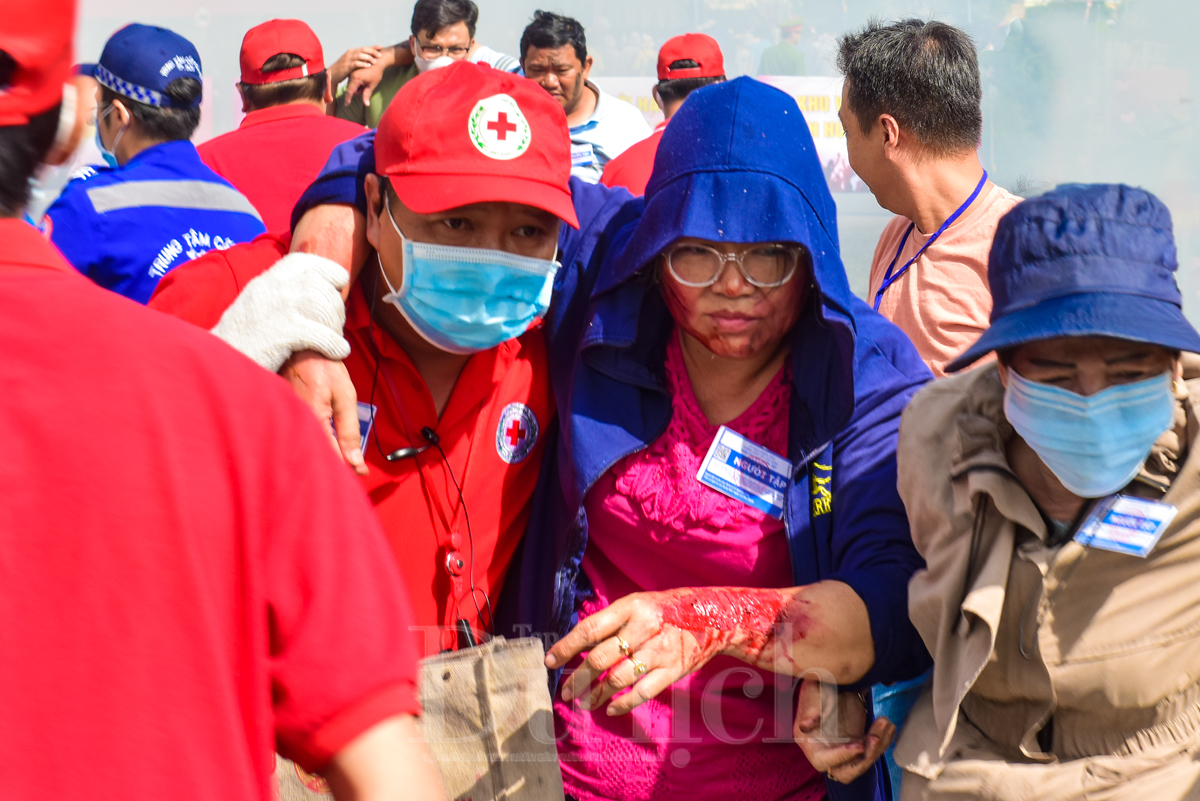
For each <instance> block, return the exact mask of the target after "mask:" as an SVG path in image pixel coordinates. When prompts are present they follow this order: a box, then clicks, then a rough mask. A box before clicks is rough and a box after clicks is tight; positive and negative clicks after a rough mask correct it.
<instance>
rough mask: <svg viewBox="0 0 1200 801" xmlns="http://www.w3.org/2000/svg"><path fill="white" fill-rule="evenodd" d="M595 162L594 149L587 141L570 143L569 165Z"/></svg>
mask: <svg viewBox="0 0 1200 801" xmlns="http://www.w3.org/2000/svg"><path fill="white" fill-rule="evenodd" d="M595 163H596V151H595V149H593V148H592V146H591V144H589V143H588V142H572V143H571V166H572V167H587V166H589V165H591V164H595Z"/></svg>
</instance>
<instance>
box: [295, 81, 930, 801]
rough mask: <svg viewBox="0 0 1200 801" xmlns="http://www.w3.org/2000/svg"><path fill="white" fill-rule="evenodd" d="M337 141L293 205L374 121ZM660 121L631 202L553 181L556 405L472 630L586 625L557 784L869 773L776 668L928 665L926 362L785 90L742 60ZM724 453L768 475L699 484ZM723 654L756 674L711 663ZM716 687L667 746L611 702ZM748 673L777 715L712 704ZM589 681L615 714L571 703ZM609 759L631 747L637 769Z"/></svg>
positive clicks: (573, 643) (855, 673)
mask: <svg viewBox="0 0 1200 801" xmlns="http://www.w3.org/2000/svg"><path fill="white" fill-rule="evenodd" d="M342 147H343V148H344V150H343V152H342V153H341V154H340V155H339V154H336V153H335V158H334V159H331V164H330V166H329V169H328V170H327V172H326V173H325V175H324V176H323V178H322V179H321V180H319V181H318V182H317V184H316V185H314V187H313V188H312V189H311V190H310V192H309V193H307V194H306V196H305V198H304V199H302V201H301V206H300V207H299V208H298V209H297V214H296V216H295V217H294V220H299V218H300V217H301V216H302V215H303V214H304V212H305V211H308V210H310V209H312V208H313V206H314V205H315V204H321V203H341V204H352V203H355V202H356V200H358V198H356V193H357V192H358V191H359V189H358V184H359V183H360V182H361V175H362V171H363V170H364V169H366V170H368V171H369V170H370V169H372V167H371V166H370V162H371V161H373V153H372V150H371V141H370V139H369V137H366V138H360V139H359V140H356V142H354V143H351V144H348V145H344V146H342ZM662 147H663V149H662V150H660V155H659V158H658V159H657V160H656V165H655V172H654V175H653V177H652V178H651V181H650V184H649V186H648V189H647V194H646V197H645V199H644V200H643V199H637V200H634V199H631V198H630V197H629V196H628V195H627V194H626V193H624V192H618V193H616V194H614V193H612V192H610V191H609V190H606V189H604V188H602V187H591V186H589V187H586V188H584V187H583V186H581V185H579V184H578V183H577V182H575V181H573V182H572V190H573V192H574V193H575V202H576V209H577V215H578V217H579V220H580V228H579V230H578V231H572V230H566V229H564V230H563V235H562V237H561V238H560V260H561V262H562V265H563V267H562V270H561V271H560V273H559V275H558V277H557V278H556V282H555V293H554V299H553V301H552V304H551V307H550V309H549V312H548V313H547V315H546V318H545V325H546V331H547V336H548V341H549V347H550V351H549V352H550V368H551V372H552V381H553V383H554V389H555V396H556V403H557V406H558V415H559V421H558V424H557V431H556V432H552V433H551V434H550V436H552V437H553V439H552V440H551V441H550V442H549V443H548V447H547V461H546V463H545V464H544V467H543V471H542V475H541V480H540V484H539V489H538V492H537V495H536V496H535V504H534V512H533V517H532V519H531V522H530V526H529V528H528V529H527V532H526V535H525V538H524V541H523V544H522V546H521V552H520V553H519V554H518V556H517V557H516V559H515V560H514V564H513V567H512V568H511V569H510V573H509V577H508V581H507V583H506V586H505V589H504V591H503V592H502V594H501V597H500V599H499V605H498V607H497V615H496V617H497V626H496V633H498V634H504V635H508V636H511V635H514V634H515V635H521V634H528V633H530V632H537V633H540V634H542V635H544V636H547V637H549V638H550V639H559V638H564V637H565V638H564V639H562V641H561V642H559V643H558V644H557V645H556V646H555V647H554V648H553V649H552V650H551V653H550V655H549V657H548V665H549V666H550V667H552V668H555V669H556V670H557V669H560V668H562V667H564V666H567V665H570V666H572V667H575V665H574V664H573V662H572V660H573V658H574V657H576V656H578V655H579V654H580V653H581V652H582V651H584V650H587V651H588V656H587V660H586V661H585V662H584V663H583V666H582V668H581V669H579V670H577V671H575V672H574V673H573V674H572V676H571V677H570V678H569V679H568V680H567V681H566V682H565V683H564V684H563V701H562V702H561V703H559V704H558V708H557V710H556V712H557V715H558V719H559V722H560V730H559V732H558V733H559V734H560V735H561V737H560V752H562V753H565V754H567V757H564V762H563V764H564V775H565V776H566V779H567V789H568V792H570V793H571V794H572V795H577V796H579V797H580V798H590V797H597V796H599V797H603V796H604V795H605V793H606V792H612V791H613V790H614V787H615V785H613V786H609V785H612V783H613V782H617V783H618V784H620V783H622V782H624V783H625V785H623V786H624V789H622V790H621V791H620V793H619V795H620V797H639V798H640V797H646V798H651V797H653V798H669V797H671V796H672V795H673V794H675V793H673V788H678V789H677V790H676V792H682V791H683V790H684V789H686V792H684V793H683V794H687V795H688V796H689V797H714V798H716V797H727V796H728V795H729V793H730V792H734V793H736V794H738V795H741V796H743V797H766V796H767V795H770V796H771V797H800V796H804V795H807V796H808V797H820V795H822V794H825V793H827V794H828V795H829V797H832V798H847V799H848V798H854V799H869V798H877V797H883V796H884V793H885V792H886V790H885V788H886V779H885V777H884V776H883V772H882V769H881V767H880V766H879V764H878V763H877V762H876V759H875V758H876V757H877V756H878V749H872V748H868V747H866V745H865V744H864V746H863V747H862V753H863V754H864V756H868V755H869V756H870V758H869V759H865V760H863V764H861V765H859V766H857V769H856V770H854V771H851V774H854V775H858V774H862V775H861V776H860V778H858V779H857V780H855V781H853V782H852V783H850V784H846V785H843V784H840V783H839V778H840V777H841V778H850V777H851V775H850V774H848V773H847V772H845V771H843V770H841V769H840V766H838V767H833V768H832V769H831V770H830V776H829V777H823V776H820V775H819V774H816V775H814V773H813V771H812V769H811V767H810V768H808V770H807V772H806V771H805V770H804V769H803V768H804V766H805V764H806V763H805V761H804V758H803V756H802V755H801V754H800V753H798V752H797V751H796V750H795V748H794V746H791V745H790V734H791V730H790V726H791V723H792V719H791V714H792V710H793V709H794V708H795V701H794V697H793V690H792V688H793V681H792V679H791V676H792V675H793V674H794V675H796V676H801V675H804V674H806V673H810V674H812V673H813V672H814V671H815V675H817V676H819V677H823V678H826V679H828V680H831V681H833V682H834V683H836V684H839V685H842V687H843V689H846V690H849V691H854V690H860V689H866V688H868V687H870V686H871V685H873V684H876V683H878V682H894V681H898V680H902V679H908V678H911V677H914V676H916V675H918V674H920V673H921V672H922V671H923V670H925V669H926V668H927V667H928V665H929V657H928V654H927V653H926V651H925V649H924V646H923V644H922V643H921V641H920V638H919V637H918V636H917V634H916V632H915V630H914V629H913V627H912V625H911V623H910V622H909V619H908V614H907V582H908V579H909V577H910V576H911V575H912V573H913V572H914V571H915V570H916V569H917V568H918V567H920V566H921V560H920V557H919V556H918V554H917V553H916V551H915V549H914V547H913V545H912V541H911V538H910V536H909V529H908V523H907V519H906V516H905V512H904V508H903V505H902V503H901V501H900V499H899V496H898V494H897V491H896V463H895V448H896V438H897V430H898V425H899V418H900V412H901V410H902V409H903V408H904V406H905V404H906V403H907V401H908V399H909V398H910V397H911V396H912V394H913V393H914V392H915V391H916V390H917V389H918V388H919V387H920V386H921V385H922V384H923V383H925V382H926V381H927V380H928V379H929V377H930V376H929V373H928V370H927V369H926V368H925V367H924V365H923V363H922V362H921V360H920V358H919V357H918V355H917V353H916V351H915V349H914V348H913V347H912V345H911V343H909V341H908V340H907V338H906V337H905V336H904V335H903V334H902V333H901V332H900V331H899V329H897V328H896V327H895V326H893V325H892V324H891V323H889V322H887V321H886V320H885V319H884V318H882V317H881V316H879V315H878V314H876V313H875V312H873V311H871V310H870V308H869V307H867V306H866V305H865V304H864V303H863V302H862V301H860V300H859V299H857V298H856V297H854V296H853V295H852V294H851V292H850V290H849V286H848V283H847V279H846V276H845V271H844V268H843V266H842V264H841V260H840V255H839V252H838V246H837V241H838V238H837V230H836V214H835V210H834V205H833V200H832V197H831V196H830V194H829V192H828V189H827V187H826V184H825V181H824V177H823V174H822V172H821V168H820V164H819V162H818V160H817V158H816V154H815V150H814V147H813V143H812V139H811V137H810V135H809V133H808V129H807V126H806V124H805V122H804V119H803V116H802V115H801V113H800V111H799V109H798V107H797V106H796V104H795V102H794V101H793V100H792V99H791V98H789V97H788V96H787V95H785V94H783V93H781V92H779V91H778V90H775V89H773V88H770V87H767V86H765V85H763V84H760V83H757V82H754V81H753V80H750V79H742V80H736V81H731V82H729V83H727V84H722V85H717V86H713V87H706V88H704V89H702V90H700V91H698V92H697V93H696V94H695V95H694V96H693V97H692V98H689V102H688V104H686V105H685V106H684V108H683V109H682V110H681V111H680V113H679V116H678V117H677V119H676V121H675V122H673V123H672V126H671V127H670V128H669V129H668V133H667V134H666V135H665V136H664V139H663V144H662ZM748 367H749V368H750V369H747V368H748ZM718 424H729V425H728V428H730V429H733V430H734V432H735V433H738V434H742V435H743V436H744V437H746V438H748V439H752V440H754V441H753V442H751V443H749V444H747V443H746V442H745V441H744V440H742V439H741V438H732V439H725V438H724V437H726V436H727V435H726V433H725V432H723V431H721V430H720V428H719V425H718ZM714 437H722V440H721V442H718V443H716V446H715V447H712V448H711V450H712V451H713V457H714V458H713V459H705V456H706V455H707V452H708V451H709V450H710V445H712V442H713V439H714ZM664 445H665V446H667V447H662V446H664ZM756 446H757V447H756ZM772 451H773V453H772ZM738 465H742V466H748V467H747V470H746V471H745V475H750V476H753V475H757V476H759V477H762V478H765V479H766V480H765V481H763V482H758V483H755V482H752V481H750V480H748V479H747V480H737V477H736V476H735V477H734V480H732V481H731V480H729V479H728V478H725V479H724V482H725V483H722V478H721V475H719V474H720V473H721V472H722V470H724V468H728V467H731V466H733V467H737V466H738ZM697 468H699V469H697ZM760 471H761V472H760ZM698 473H705V474H712V475H706V482H705V483H704V484H701V483H700V482H699V481H698V480H697V478H696V477H697V474H698ZM724 475H725V476H726V477H727V476H728V475H729V472H728V470H724ZM622 486H624V487H625V489H622ZM747 489H750V490H752V491H751V492H746V490H747ZM730 496H732V497H730ZM622 498H623V499H622ZM622 504H624V506H622ZM739 559H740V563H739ZM680 577H685V578H688V579H691V583H688V584H681V583H680V582H679V579H680ZM581 617H583V618H584V619H583V620H582V622H580V621H581ZM572 629H573V631H572ZM569 631H571V633H570V634H568V632H569ZM735 659H740V660H741V663H749V664H750V665H751V666H752V668H746V667H744V668H742V670H743V671H748V670H753V671H755V672H754V673H753V674H750V673H745V672H743V673H741V674H738V675H739V677H740V678H739V679H738V680H736V681H730V680H729V678H730V675H731V674H730V673H729V671H730V670H735V671H736V670H737V668H736V667H735V666H736V665H737V664H739V663H738V662H737V661H735ZM730 663H733V664H732V665H731V664H730ZM706 671H709V672H707V673H706ZM712 671H715V673H714V672H712ZM762 673H767V674H768V675H774V674H779V675H781V676H782V677H783V680H782V681H774V680H771V681H770V682H768V681H765V680H764V677H763V676H762ZM695 677H700V678H701V679H702V680H701V681H694V680H693V681H689V679H694V678H695ZM593 678H600V679H602V681H601V682H600V683H599V684H596V685H595V686H591V681H590V680H591V679H593ZM718 678H720V680H721V681H722V682H723V683H721V684H718V685H714V684H713V681H714V680H717V679H718ZM631 686H632V687H633V689H632V690H629V691H627V692H624V694H618V695H616V696H615V698H613V696H614V693H617V692H621V691H624V690H625V689H626V688H627V687H631ZM714 686H715V687H716V690H717V692H716V695H717V697H718V698H719V699H720V700H719V701H718V702H717V708H718V709H720V710H721V711H720V713H718V714H719V715H724V717H723V718H721V719H722V721H723V724H724V725H723V726H722V727H721V728H722V732H723V733H724V735H728V736H726V737H725V738H724V740H723V741H721V740H722V738H721V737H716V738H712V737H708V738H706V737H705V736H703V735H701V736H699V738H698V742H693V743H690V744H688V745H687V746H686V747H685V748H683V749H682V751H680V750H679V749H678V748H676V747H675V746H676V745H678V744H679V743H678V742H676V741H673V740H672V738H671V737H670V735H669V734H667V733H665V732H666V730H657V729H654V730H647V729H641V730H637V729H635V730H633V731H632V732H631V731H629V730H628V728H626V729H625V730H622V729H619V728H617V727H618V726H619V725H621V724H620V723H616V722H614V723H609V721H610V720H613V719H615V718H618V717H621V714H622V713H625V712H629V711H630V710H631V709H632V708H633V707H644V708H645V709H648V710H651V713H650V715H649V717H646V718H644V719H643V720H644V721H645V722H646V723H648V724H650V725H651V726H654V725H655V724H658V723H662V722H664V720H665V721H666V723H667V724H669V725H668V726H667V729H670V728H671V727H672V726H674V725H676V724H678V723H679V722H680V716H678V715H672V713H673V712H674V711H675V704H677V703H678V704H684V705H687V706H686V708H687V710H688V712H689V713H692V712H695V711H696V709H697V708H698V710H699V712H697V713H696V715H695V716H699V715H704V714H706V713H705V709H706V706H705V700H704V698H705V697H706V696H707V695H711V694H712V693H711V692H710V691H712V690H713V688H714ZM768 686H769V687H770V689H769V691H768V690H765V688H766V687H768ZM668 687H670V688H671V689H670V691H669V692H664V694H663V698H664V700H662V701H661V702H660V701H659V699H653V700H649V701H648V699H650V698H651V697H652V696H654V695H656V694H657V693H659V692H663V691H664V690H666V689H667V688H668ZM681 691H682V694H683V695H684V696H685V697H683V698H682V699H680V698H679V695H680V693H681ZM756 696H761V697H763V699H764V700H765V701H766V703H765V704H764V705H762V706H758V707H754V708H752V709H750V710H749V711H750V713H751V715H753V713H755V712H756V711H763V710H764V709H765V710H777V709H780V708H782V709H783V710H784V714H783V716H782V717H783V718H784V720H785V724H786V725H785V726H784V731H783V732H780V731H779V730H778V726H777V725H776V724H777V723H778V716H776V718H775V719H771V718H769V717H768V718H767V719H765V721H764V720H763V719H762V718H761V717H760V718H759V719H758V721H755V720H753V719H752V718H747V717H746V716H745V715H744V714H743V715H742V716H741V717H737V720H738V721H741V722H742V723H746V724H747V725H745V726H742V727H741V728H738V726H740V725H741V724H740V723H734V722H733V721H732V719H731V717H730V716H729V715H725V714H724V713H726V712H730V711H732V712H734V713H736V714H740V713H744V712H746V711H747V710H746V707H745V705H744V704H741V703H740V701H739V697H740V698H741V699H743V700H744V699H746V698H749V699H751V700H755V697H756ZM844 697H847V698H851V699H852V700H854V701H857V700H858V698H857V696H855V695H853V692H849V693H846V694H845V695H844ZM610 699H612V700H611V702H610ZM726 701H729V702H730V703H729V704H728V705H727V704H726ZM606 702H608V704H607V706H608V711H609V712H610V713H615V714H609V715H596V716H592V715H591V711H592V710H593V709H598V708H601V707H603V706H604V705H605V703H606ZM655 703H658V704H659V708H658V709H657V710H653V709H652V705H653V704H655ZM667 706H670V709H665V710H664V707H667ZM680 708H681V709H682V708H683V707H680ZM860 711H861V712H862V713H863V714H865V710H860ZM637 714H638V712H637V711H635V712H634V716H633V718H634V719H636V716H637ZM736 714H735V717H736ZM695 716H694V717H695ZM630 719H631V718H624V720H626V721H628V720H630ZM693 719H694V718H693ZM756 722H757V723H759V724H760V725H761V726H762V728H763V731H762V732H761V734H760V733H759V729H758V728H756V726H755V723H756ZM705 723H706V724H707V723H708V720H707V717H706V718H705ZM735 729H736V731H735ZM696 730H697V733H699V725H697V727H696ZM581 731H590V732H592V734H594V735H597V736H598V737H599V741H598V742H599V745H598V746H597V745H596V741H592V742H588V741H587V738H585V737H581V736H579V732H581ZM710 733H711V729H710ZM780 734H782V735H783V736H782V738H781V737H780ZM747 735H749V736H747ZM876 739H877V740H878V739H879V738H876ZM876 744H877V745H878V743H876ZM597 751H599V753H597ZM590 757H599V758H598V759H589V758H590ZM647 762H649V763H652V765H651V769H650V770H644V767H645V765H644V763H647ZM614 763H616V764H617V765H619V767H620V769H619V770H617V771H615V772H614V769H613V765H614ZM626 763H630V764H636V765H641V766H642V767H638V768H637V772H638V778H639V779H641V780H642V781H640V782H639V784H638V786H637V787H636V788H632V789H631V787H630V786H629V784H628V782H629V779H630V769H629V767H630V765H629V764H626ZM739 776H740V777H741V778H738V777H739ZM730 781H734V782H735V783H734V784H733V785H731V784H730V783H729V782H730ZM737 782H740V783H737ZM789 782H792V783H790V784H789ZM631 793H632V795H631Z"/></svg>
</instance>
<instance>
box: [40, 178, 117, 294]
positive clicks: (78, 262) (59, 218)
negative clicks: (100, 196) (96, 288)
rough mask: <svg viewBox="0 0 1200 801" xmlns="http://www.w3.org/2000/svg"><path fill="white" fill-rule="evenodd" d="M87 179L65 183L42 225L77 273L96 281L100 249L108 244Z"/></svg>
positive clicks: (101, 218)
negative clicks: (47, 229)
mask: <svg viewBox="0 0 1200 801" xmlns="http://www.w3.org/2000/svg"><path fill="white" fill-rule="evenodd" d="M85 186H86V179H76V180H73V181H71V182H70V183H68V184H67V186H66V188H65V189H63V193H62V194H61V195H59V197H58V200H56V201H54V203H53V204H52V205H51V206H50V208H49V209H47V210H46V219H47V220H49V223H45V221H43V224H44V225H47V226H48V227H49V229H50V241H51V242H53V243H54V245H55V247H57V248H58V249H59V252H61V253H62V254H63V256H64V257H65V258H66V260H67V261H69V262H70V263H71V266H72V267H74V268H75V269H76V270H79V272H81V273H83V274H84V275H86V276H88V277H89V278H92V279H93V280H95V278H96V275H95V271H96V267H97V265H99V263H100V261H101V259H102V256H101V247H102V245H103V244H104V242H106V241H108V240H107V237H105V236H104V234H103V232H102V231H101V230H100V226H101V225H102V224H103V222H104V218H103V216H102V215H99V214H96V213H95V210H94V209H93V208H92V202H91V201H90V200H89V199H88V196H87V192H86V191H85Z"/></svg>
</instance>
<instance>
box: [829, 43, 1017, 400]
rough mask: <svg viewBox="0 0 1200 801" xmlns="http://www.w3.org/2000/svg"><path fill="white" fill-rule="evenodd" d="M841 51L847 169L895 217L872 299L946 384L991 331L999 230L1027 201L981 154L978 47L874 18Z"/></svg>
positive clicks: (882, 247)
mask: <svg viewBox="0 0 1200 801" xmlns="http://www.w3.org/2000/svg"><path fill="white" fill-rule="evenodd" d="M839 48H840V49H839V52H838V68H839V69H840V70H841V71H842V74H844V75H845V76H846V81H845V83H844V84H843V86H842V106H841V110H840V111H839V112H838V114H839V116H840V117H841V120H842V126H843V127H844V128H845V130H846V148H847V150H848V155H849V158H850V166H851V167H852V168H853V169H854V171H855V172H856V173H858V176H859V177H860V178H862V180H863V182H864V183H865V184H866V185H867V186H868V187H870V189H871V191H872V192H873V193H874V194H875V199H876V200H878V201H879V205H881V206H883V207H884V208H885V209H887V210H888V211H891V212H893V213H895V214H896V215H897V216H896V217H895V218H894V219H893V220H892V221H891V222H889V223H888V225H887V227H886V228H884V230H883V234H881V235H880V237H879V244H878V245H877V246H876V248H875V257H874V259H872V261H871V280H870V289H869V292H868V295H867V302H868V303H870V304H871V305H872V306H874V308H875V310H876V311H878V312H880V313H881V314H883V316H884V317H887V318H888V319H889V320H891V321H892V322H893V323H895V324H896V325H898V326H899V327H900V329H901V330H902V331H904V333H906V334H908V336H909V338H910V339H911V340H912V341H913V344H915V345H916V346H917V352H918V353H919V354H921V358H922V359H923V360H924V361H925V364H926V365H928V367H929V369H930V370H932V371H933V374H934V375H935V376H937V377H939V378H940V377H942V376H944V375H945V370H944V368H945V365H946V363H947V362H948V361H950V360H951V359H953V358H954V357H956V356H957V355H958V354H959V353H961V352H962V351H964V350H966V348H967V347H968V346H969V345H971V344H972V343H973V342H974V341H975V340H976V339H978V338H979V336H980V334H982V333H983V331H984V329H986V328H987V327H988V316H989V315H990V313H991V310H992V296H991V293H990V292H989V290H988V280H987V263H988V251H989V250H990V249H991V246H992V235H993V234H994V233H995V231H996V226H997V224H999V222H1000V218H1001V217H1003V216H1004V214H1005V212H1007V211H1008V210H1009V209H1011V208H1012V207H1013V206H1015V205H1016V204H1017V203H1019V202H1020V200H1021V199H1020V198H1019V197H1017V196H1016V195H1013V194H1011V193H1010V192H1008V191H1006V190H1004V189H1002V188H1000V187H998V186H996V185H994V184H992V183H991V182H990V181H989V180H988V175H987V172H986V171H985V170H984V169H983V165H982V164H981V163H980V161H979V156H978V154H977V152H976V151H977V150H978V149H979V142H980V136H981V132H982V129H983V111H982V109H981V107H980V101H981V99H982V97H983V95H982V91H981V89H980V83H979V63H978V61H977V60H976V58H975V45H974V43H973V42H972V41H971V38H970V37H969V36H967V35H966V34H965V33H963V32H962V31H960V30H958V29H957V28H954V27H952V26H950V25H946V24H945V23H942V22H923V21H921V20H915V19H910V20H904V21H902V22H897V23H894V24H891V25H884V24H882V23H880V22H873V23H871V24H869V25H868V26H867V27H866V28H864V29H863V30H862V31H859V32H857V33H851V34H847V35H846V36H843V37H842V39H841V42H840V43H839Z"/></svg>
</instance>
